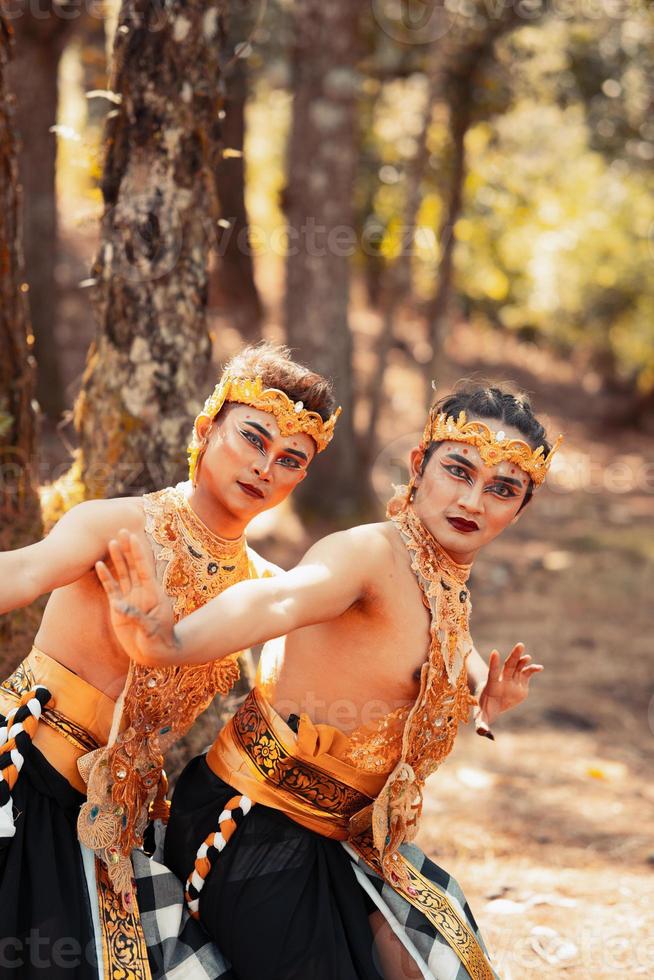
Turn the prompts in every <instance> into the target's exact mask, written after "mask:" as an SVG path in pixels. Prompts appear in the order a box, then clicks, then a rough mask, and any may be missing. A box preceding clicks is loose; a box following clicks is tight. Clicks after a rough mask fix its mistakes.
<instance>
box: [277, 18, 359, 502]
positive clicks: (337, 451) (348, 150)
mask: <svg viewBox="0 0 654 980" xmlns="http://www.w3.org/2000/svg"><path fill="white" fill-rule="evenodd" d="M294 14H295V28H296V33H295V41H294V50H293V55H292V70H293V75H292V84H293V118H292V125H291V135H290V141H289V162H288V178H287V179H288V186H287V189H286V191H285V194H284V209H285V212H286V217H287V221H288V229H289V245H288V258H287V264H286V298H285V314H286V332H287V339H288V343H289V344H290V346H291V347H292V348H293V349H294V351H295V352H296V356H297V357H298V358H299V359H301V360H303V361H304V362H305V363H307V364H308V365H309V366H310V367H311V368H313V369H314V370H316V371H319V372H320V373H321V374H324V375H326V376H327V377H330V378H331V379H332V380H333V381H334V383H335V388H336V394H337V398H338V401H339V404H341V405H342V407H343V415H342V417H341V419H340V420H339V422H338V425H337V427H336V436H335V438H334V441H333V443H332V444H331V445H330V447H329V449H328V450H327V452H326V453H325V454H324V457H319V458H318V459H317V460H316V462H315V463H313V465H312V472H311V474H310V476H309V479H307V481H306V482H305V483H304V484H303V485H302V487H301V488H300V489H299V490H298V491H296V493H298V494H299V495H300V497H301V500H302V501H303V503H304V505H305V508H307V509H309V508H310V509H311V510H315V511H317V512H320V514H321V515H323V516H325V517H327V518H337V519H338V518H339V517H342V518H348V516H351V515H352V513H353V512H354V511H355V510H356V508H357V506H358V504H359V502H360V498H361V488H362V485H363V483H362V479H361V465H360V461H359V459H358V456H357V453H356V448H355V440H354V424H353V411H354V393H353V381H352V370H353V369H352V338H351V334H350V327H349V323H348V301H349V288H350V262H351V256H352V254H353V252H354V247H355V242H354V228H355V220H354V206H353V195H354V181H355V176H356V166H357V159H358V152H359V151H358V142H359V141H358V128H357V115H356V110H357V97H358V88H359V76H358V72H357V58H358V53H359V50H358V6H357V4H356V3H352V2H351V0H331V2H330V3H324V2H323V0H298V2H297V3H296V4H295V5H294ZM305 488H306V489H305Z"/></svg>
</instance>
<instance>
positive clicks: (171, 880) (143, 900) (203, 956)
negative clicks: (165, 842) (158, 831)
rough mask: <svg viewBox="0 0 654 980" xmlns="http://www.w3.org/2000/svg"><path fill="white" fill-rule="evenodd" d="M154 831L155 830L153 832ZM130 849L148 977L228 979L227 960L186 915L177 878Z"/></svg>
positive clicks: (157, 979)
mask: <svg viewBox="0 0 654 980" xmlns="http://www.w3.org/2000/svg"><path fill="white" fill-rule="evenodd" d="M158 836H159V835H158ZM160 857H161V847H160V846H159V847H158V848H157V850H156V851H155V855H154V857H152V858H149V857H148V856H147V855H146V854H144V853H143V851H133V852H132V866H133V868H134V878H135V879H136V894H137V899H138V905H139V911H140V913H141V924H142V926H143V934H144V936H145V941H146V943H147V946H148V957H149V959H150V969H151V971H152V980H164V978H166V980H234V975H233V973H232V971H231V969H230V968H229V964H228V963H227V961H226V960H225V958H224V957H223V956H222V955H221V953H220V951H219V949H218V947H217V946H216V945H215V944H214V943H212V942H210V940H209V938H208V936H207V934H206V932H205V931H204V929H203V927H202V925H201V924H200V923H199V922H198V921H197V919H193V918H191V916H190V914H189V911H188V908H187V906H186V902H185V901H184V888H183V886H182V883H181V881H180V880H179V879H178V878H177V877H175V875H174V874H173V873H172V871H170V870H169V869H168V868H167V867H165V865H163V864H162V863H161V862H160V861H158V860H156V859H157V858H160Z"/></svg>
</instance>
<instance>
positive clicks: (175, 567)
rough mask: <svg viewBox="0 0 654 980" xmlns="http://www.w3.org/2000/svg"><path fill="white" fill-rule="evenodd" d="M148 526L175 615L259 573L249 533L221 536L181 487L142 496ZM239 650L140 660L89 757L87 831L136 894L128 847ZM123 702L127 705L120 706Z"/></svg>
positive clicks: (126, 889)
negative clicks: (112, 736)
mask: <svg viewBox="0 0 654 980" xmlns="http://www.w3.org/2000/svg"><path fill="white" fill-rule="evenodd" d="M143 505H144V510H145V532H146V534H147V536H148V538H149V539H150V541H151V544H152V549H153V553H154V557H155V564H156V570H157V576H158V577H159V579H160V581H161V583H162V585H163V587H164V589H165V591H166V593H167V594H168V595H169V596H170V598H171V600H172V602H173V609H174V615H175V620H176V621H177V620H179V619H181V618H182V617H183V616H187V615H189V614H190V613H192V612H193V611H194V610H195V609H198V608H199V607H200V606H202V605H204V604H205V603H206V602H208V601H209V600H210V599H212V598H214V597H215V596H217V595H220V593H221V592H223V591H224V589H226V588H227V587H228V586H230V585H234V584H236V583H237V582H241V581H243V580H245V579H248V578H251V577H254V576H255V570H254V567H253V565H252V563H251V561H250V559H249V557H248V552H247V547H246V542H245V536H241V537H240V538H239V539H237V540H236V541H227V540H224V539H223V538H219V537H218V536H217V535H215V534H213V533H212V532H211V531H210V530H209V528H207V527H206V526H205V525H204V524H203V523H202V521H200V519H199V518H198V517H197V516H196V514H195V513H194V511H193V510H192V509H191V507H190V505H189V503H188V501H187V499H186V496H185V493H184V491H183V489H182V488H181V487H168V488H166V489H164V490H160V491H158V492H156V493H151V494H147V495H146V496H144V498H143ZM237 660H238V653H234V654H231V655H230V656H228V657H225V658H223V659H221V660H217V661H213V662H211V663H207V664H198V665H191V666H174V667H144V666H141V665H137V664H134V663H132V664H131V665H130V670H129V674H128V677H127V681H126V684H125V689H124V692H123V696H122V713H121V716H120V723H119V725H118V726H117V725H116V718H114V728H116V727H118V731H119V734H118V735H117V737H116V741H115V742H114V743H113V744H112V745H110V746H109V747H107V748H105V749H101V750H99V752H97V753H93V754H92V755H91V756H89V757H87V760H88V762H87V764H86V767H85V770H86V771H85V772H83V775H84V776H85V778H87V779H88V796H87V802H86V803H85V804H84V806H83V807H82V810H81V812H80V816H79V820H78V831H79V836H80V840H81V841H82V843H85V844H87V846H89V847H91V848H92V849H93V850H95V851H96V853H98V855H99V856H100V857H101V859H102V860H103V861H104V862H105V864H106V865H107V867H108V869H109V875H110V878H111V880H112V883H113V885H114V888H115V889H116V890H117V891H118V892H120V893H121V894H122V895H123V899H124V901H126V902H129V901H130V896H131V863H130V861H129V853H130V851H131V850H132V848H133V847H135V846H139V845H140V844H141V842H142V838H143V832H144V830H145V827H146V826H147V822H148V819H149V807H150V804H151V803H152V802H153V801H154V799H155V796H156V794H157V789H158V787H159V783H160V779H161V774H162V768H163V756H164V753H165V752H166V751H167V750H168V748H169V747H170V745H172V744H173V743H174V742H175V741H177V740H178V739H179V738H181V737H182V736H183V735H184V734H185V733H186V732H187V731H188V729H189V728H190V727H191V725H192V724H193V722H194V721H195V719H196V718H197V717H198V715H200V714H201V713H202V712H203V711H204V710H205V708H207V707H208V706H209V704H210V703H211V701H212V700H213V698H214V696H215V695H216V694H227V693H228V691H229V690H230V689H231V687H232V686H233V685H234V683H235V682H236V681H237V680H238V676H239V668H238V662H237ZM117 710H119V709H117Z"/></svg>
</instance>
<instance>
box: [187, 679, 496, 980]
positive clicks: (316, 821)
mask: <svg viewBox="0 0 654 980" xmlns="http://www.w3.org/2000/svg"><path fill="white" fill-rule="evenodd" d="M348 748H349V738H348V737H347V736H346V735H344V733H343V732H340V731H338V729H335V728H331V726H329V725H314V724H313V723H312V722H311V721H310V719H309V718H308V717H307V716H306V715H302V716H301V718H300V724H299V727H298V732H297V736H296V735H295V733H294V732H293V731H292V729H291V728H289V726H288V725H287V724H286V722H284V721H283V719H282V718H281V717H280V716H279V715H278V714H277V712H276V711H275V710H274V709H273V708H272V706H271V705H270V704H269V703H268V702H267V701H266V699H265V698H264V697H263V695H262V694H261V692H260V691H258V690H257V688H254V690H253V691H251V692H250V694H249V695H248V697H247V698H246V700H245V701H244V703H243V704H242V706H241V707H240V708H239V710H238V711H237V712H236V714H235V715H234V717H233V718H232V720H231V721H230V722H229V723H228V724H227V725H226V726H225V727H224V728H223V730H222V731H221V732H220V734H219V735H218V737H217V739H216V741H215V742H214V743H213V745H212V746H211V748H210V749H209V752H208V753H207V764H208V765H209V768H210V769H211V770H212V772H214V773H215V774H216V775H217V776H219V777H220V778H221V779H223V780H224V781H225V782H226V783H228V784H229V785H230V786H232V787H233V788H234V789H235V790H237V791H238V792H239V793H240V794H242V796H241V797H235V798H234V799H233V800H230V801H229V802H228V803H226V804H225V812H224V813H223V814H222V815H221V821H223V818H224V817H228V818H229V819H228V820H227V821H226V824H225V823H224V822H223V823H221V825H220V832H221V834H222V837H223V838H224V841H223V846H224V844H225V842H226V841H227V840H228V839H229V837H230V836H231V832H230V831H232V830H233V829H234V827H232V826H231V825H232V823H233V824H234V826H236V825H237V823H238V819H240V816H239V815H240V814H241V811H242V812H243V813H247V812H248V810H249V809H250V806H251V804H252V803H260V804H263V805H264V806H269V807H272V808H273V809H276V810H281V811H282V812H283V813H285V814H286V816H288V817H290V819H292V820H294V821H295V822H296V823H299V824H301V825H302V826H304V827H307V828H308V829H309V830H312V831H314V832H315V833H318V834H320V835H321V836H323V837H332V838H335V839H337V840H343V841H344V840H347V841H348V842H349V846H350V847H352V849H353V850H354V852H355V853H356V854H358V855H359V856H360V857H361V858H363V860H364V861H365V862H366V864H367V865H368V866H369V867H371V868H373V870H374V871H376V872H377V874H379V875H380V877H382V878H384V879H385V880H386V881H387V883H388V884H389V885H390V886H391V887H392V888H393V889H394V890H395V891H396V892H397V893H398V894H400V895H401V896H402V897H403V898H404V899H405V901H407V902H408V903H409V904H410V905H412V906H413V907H414V908H416V909H417V910H418V911H419V912H421V913H422V914H423V915H424V916H425V918H426V919H427V921H428V922H429V923H430V924H431V925H432V926H433V927H434V929H435V930H436V931H437V932H438V933H439V934H440V935H441V936H442V937H443V939H444V940H445V941H446V942H447V943H448V945H449V946H450V947H451V948H452V949H453V950H454V952H455V953H456V954H457V956H458V957H459V959H460V960H461V962H462V963H463V965H464V967H465V968H466V970H467V973H468V976H469V977H471V978H472V980H494V978H495V976H496V975H495V973H494V972H493V970H492V967H491V966H490V964H489V962H488V960H487V959H486V956H485V954H484V951H483V950H482V948H481V946H480V944H479V942H478V941H477V938H476V936H475V935H474V932H473V931H472V929H471V928H470V926H469V925H468V923H467V922H466V920H465V918H464V916H462V915H461V913H460V911H459V910H458V909H457V908H456V907H455V906H454V905H453V904H452V903H451V901H450V899H449V896H448V895H447V893H446V892H445V891H444V890H443V889H441V888H440V887H439V886H438V885H436V884H435V883H434V882H432V881H430V880H429V879H427V878H425V877H424V876H423V875H421V874H420V872H419V871H418V870H417V869H416V868H415V867H413V865H412V864H411V863H410V861H409V860H408V859H407V858H406V857H405V856H404V855H403V854H402V853H400V852H398V854H397V855H396V857H395V862H394V866H395V869H396V871H397V874H395V873H393V872H392V873H391V874H390V875H389V874H386V873H385V871H384V869H383V868H382V865H381V861H380V858H379V854H378V852H377V850H376V848H375V846H374V844H373V842H372V834H371V831H370V818H371V810H372V803H373V801H374V799H375V798H376V797H377V795H378V794H379V792H380V791H381V789H382V788H383V786H384V783H385V781H386V779H387V775H386V774H383V773H382V774H377V773H370V772H365V771H362V770H358V769H356V768H355V767H354V766H352V765H350V764H349V763H347V762H345V761H344V760H343V759H342V758H341V757H340V756H341V755H342V754H344V753H345V752H346V751H347V749H348ZM243 797H244V798H245V799H243ZM244 804H245V809H243V807H244ZM232 808H235V810H234V811H233V812H232ZM226 825H228V826H227V832H226V831H225V826H226ZM213 836H215V835H212V837H213ZM215 846H216V845H215V842H214V848H215ZM218 850H220V848H218ZM208 853H209V852H208V848H207V842H205V843H204V845H203V846H202V847H201V848H200V850H199V851H198V857H197V859H196V862H195V866H194V868H193V869H192V871H191V874H190V875H189V878H188V881H187V891H186V898H187V901H188V902H189V907H190V908H191V912H192V913H194V914H196V915H197V914H199V894H200V892H201V889H202V885H203V883H204V879H205V878H206V876H207V874H208V872H209V870H210V865H211V862H210V860H209V857H208V856H207V855H208Z"/></svg>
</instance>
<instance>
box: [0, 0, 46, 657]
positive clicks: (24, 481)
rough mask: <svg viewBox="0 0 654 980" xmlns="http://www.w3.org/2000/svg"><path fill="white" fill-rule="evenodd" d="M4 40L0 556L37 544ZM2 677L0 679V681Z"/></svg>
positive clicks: (22, 639)
mask: <svg viewBox="0 0 654 980" xmlns="http://www.w3.org/2000/svg"><path fill="white" fill-rule="evenodd" d="M11 46H12V38H11V32H10V28H9V26H8V24H7V21H6V20H5V18H4V16H3V13H2V11H0V481H1V482H0V550H1V551H8V550H11V549H13V548H18V547H20V546H22V545H25V544H30V543H31V542H33V541H35V540H37V539H38V538H39V537H40V536H41V510H40V507H39V498H38V495H37V491H36V480H35V477H34V474H35V473H36V460H35V451H36V415H35V410H34V401H33V398H34V388H35V371H34V358H33V357H32V354H31V349H30V345H31V330H30V326H29V312H28V307H27V297H26V292H25V291H24V281H25V280H24V265H23V254H22V244H21V223H20V190H19V183H18V163H17V145H16V142H17V141H16V135H15V129H14V108H13V100H12V99H11V97H10V96H9V95H8V90H7V67H8V63H9V56H10V49H11ZM35 626H36V622H35V616H34V613H33V611H32V610H18V611H17V612H16V613H13V614H11V615H7V616H3V617H2V618H1V619H0V670H5V668H6V667H8V666H9V665H13V663H14V662H15V661H16V659H17V658H18V656H19V655H20V653H26V652H27V649H28V643H29V640H30V639H31V636H30V634H31V635H33V632H34V628H35ZM3 676H4V674H3Z"/></svg>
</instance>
